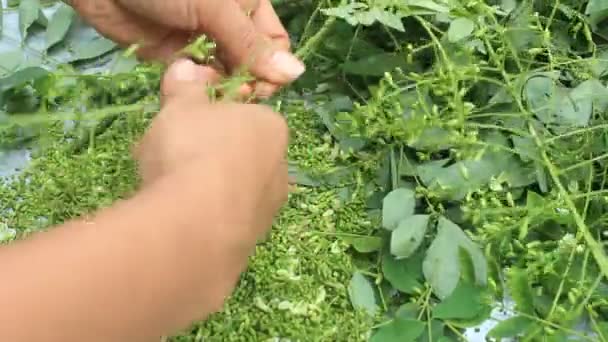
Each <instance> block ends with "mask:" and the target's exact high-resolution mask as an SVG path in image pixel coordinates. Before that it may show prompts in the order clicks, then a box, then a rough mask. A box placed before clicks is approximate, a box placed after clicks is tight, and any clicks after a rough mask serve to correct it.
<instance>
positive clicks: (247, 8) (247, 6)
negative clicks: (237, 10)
mask: <svg viewBox="0 0 608 342" xmlns="http://www.w3.org/2000/svg"><path fill="white" fill-rule="evenodd" d="M236 2H237V3H238V4H239V6H240V7H241V10H243V12H244V13H245V14H247V15H249V14H250V13H253V12H255V11H256V10H257V8H258V7H259V6H260V0H236Z"/></svg>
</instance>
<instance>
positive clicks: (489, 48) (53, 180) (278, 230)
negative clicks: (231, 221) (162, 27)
mask: <svg viewBox="0 0 608 342" xmlns="http://www.w3.org/2000/svg"><path fill="white" fill-rule="evenodd" d="M273 4H274V5H275V7H276V9H277V12H278V13H279V15H280V16H281V19H282V21H283V22H284V23H285V26H286V27H287V28H288V30H289V32H290V34H291V37H292V39H293V42H294V46H295V50H296V54H297V55H298V56H300V57H301V58H302V59H303V60H305V61H306V64H307V72H306V73H305V74H304V75H303V76H302V77H301V78H300V79H299V80H298V81H296V82H295V83H294V84H293V85H291V86H290V87H288V88H287V89H284V90H283V91H282V92H281V93H280V94H277V95H276V96H275V97H273V98H272V99H271V100H269V101H268V103H267V104H269V105H271V106H273V107H274V108H275V109H276V110H277V111H279V112H281V113H284V114H285V115H286V117H287V120H288V123H289V125H290V128H291V146H290V147H289V159H290V164H289V171H290V175H291V176H292V178H293V179H294V180H295V181H296V183H298V186H297V188H296V190H295V191H294V192H293V193H292V194H291V195H290V200H289V203H288V205H287V206H286V208H285V209H284V210H283V212H282V213H281V215H280V217H279V219H278V220H277V222H276V224H275V227H274V229H273V232H272V235H271V237H270V239H269V240H268V241H266V242H264V243H262V244H260V245H259V247H258V250H257V254H256V256H255V257H253V258H252V260H251V265H250V266H251V267H250V269H249V270H248V271H247V272H246V273H245V274H243V277H242V280H241V282H240V284H239V287H238V289H237V291H236V292H235V294H234V295H233V296H232V298H231V299H230V300H229V301H228V302H227V303H226V306H225V308H224V310H223V311H222V312H221V313H218V314H217V315H214V316H213V317H212V318H211V319H210V320H209V321H207V322H202V323H199V324H195V325H194V326H193V327H192V328H191V329H189V330H188V331H185V332H183V333H182V334H181V335H179V336H175V337H172V338H169V340H172V341H188V342H189V341H202V340H205V341H368V340H371V341H374V342H384V341H388V342H390V341H421V342H423V341H429V342H430V341H442V342H443V341H461V340H468V339H469V334H470V330H469V328H474V327H476V326H478V325H479V324H481V323H483V322H487V321H493V320H494V318H492V316H493V315H492V311H493V309H495V310H500V309H501V308H502V306H503V305H502V303H504V302H505V301H511V302H512V303H513V305H507V309H508V310H507V311H512V315H511V316H510V318H508V319H507V320H505V321H502V322H500V323H498V322H497V325H495V326H494V327H493V329H492V330H491V331H490V333H489V335H488V336H487V337H489V338H495V339H500V338H507V337H512V338H515V339H516V340H521V341H565V340H568V339H569V338H576V339H578V340H581V341H608V328H607V327H608V258H607V256H606V254H607V249H608V248H607V243H608V228H606V224H607V222H608V187H607V181H608V178H607V177H608V135H607V132H608V100H606V98H608V97H607V95H608V90H607V89H608V88H607V87H606V84H607V82H608V79H607V78H606V76H607V73H606V71H607V70H608V31H607V30H606V27H608V26H606V24H608V3H607V2H606V1H602V0H589V1H580V0H542V1H541V0H471V1H447V0H425V1H422V0H417V1H413V0H412V1H388V0H383V1H371V0H362V1H325V0H323V1H321V0H311V1H289V0H277V1H273ZM8 7H9V9H6V10H4V12H8V11H17V13H18V14H19V15H20V17H21V30H20V32H21V33H22V34H23V38H26V37H28V35H29V34H30V32H35V31H36V30H42V32H46V34H47V36H46V37H47V38H48V41H47V45H52V46H53V49H62V48H65V46H66V45H69V46H74V47H75V49H73V50H74V51H72V54H71V57H70V58H69V61H71V62H70V64H61V65H59V66H58V68H56V69H55V70H52V71H49V70H46V69H43V68H40V65H37V64H36V63H32V62H31V61H30V62H27V63H26V61H24V60H23V56H22V54H20V53H19V49H20V47H19V46H15V49H16V50H17V53H15V52H7V53H4V54H2V57H3V58H0V66H1V67H2V68H1V69H0V145H1V146H3V147H7V148H17V147H27V148H33V149H35V151H36V153H35V154H34V157H33V163H32V165H31V166H29V167H28V168H27V169H26V170H24V171H23V172H22V173H21V174H20V175H19V176H17V177H16V178H15V179H14V180H13V181H11V182H7V183H6V184H5V186H4V187H2V189H0V194H1V197H0V198H1V199H2V201H0V210H2V211H3V213H5V214H4V215H3V217H2V222H0V242H2V243H10V241H12V240H14V239H19V238H23V237H24V236H26V235H27V234H28V232H31V231H36V230H39V229H43V228H46V227H49V226H51V225H54V224H57V223H61V222H63V221H65V220H66V219H70V218H72V217H75V216H78V215H82V214H86V213H88V212H90V211H91V210H94V209H96V208H99V207H102V206H108V205H111V204H112V203H113V202H114V201H115V200H116V199H118V198H121V197H123V196H127V195H128V194H129V193H130V192H131V191H133V190H134V189H135V187H136V185H137V177H136V173H135V169H134V166H133V163H132V161H131V159H130V155H129V146H130V144H131V143H132V142H133V141H135V140H136V139H137V137H138V136H139V135H140V134H141V132H142V131H143V130H144V129H145V127H146V126H147V124H148V122H149V120H150V118H151V117H152V116H153V113H154V112H155V111H157V110H158V98H157V97H158V91H159V80H160V75H161V72H162V68H161V67H159V66H155V65H147V64H143V65H137V66H136V65H135V64H128V65H127V66H128V67H124V68H123V67H122V66H121V67H120V68H118V67H117V68H116V69H115V70H114V71H113V72H105V73H99V74H83V73H81V72H79V71H78V69H77V68H76V66H77V65H78V64H79V63H81V62H83V61H84V62H91V61H99V60H103V59H104V58H109V57H108V56H113V54H112V52H113V51H114V50H115V46H114V45H113V43H111V42H108V41H106V40H103V39H102V38H100V37H98V38H96V39H91V40H90V41H85V42H68V40H69V38H68V37H67V36H66V30H68V29H69V28H70V25H71V20H73V19H72V17H71V16H70V14H69V13H67V12H65V13H63V14H61V13H60V14H58V15H57V16H53V17H50V19H49V21H48V25H46V28H45V24H44V20H43V19H42V18H41V17H40V16H39V15H38V10H37V9H39V8H40V4H38V2H36V1H25V0H23V2H22V3H21V4H17V3H12V4H9V6H8ZM5 15H6V13H5ZM314 32H316V33H314ZM17 42H18V43H19V42H20V40H17ZM68 43H69V44H68ZM47 47H49V46H47ZM213 49H214V44H213V42H211V41H209V40H207V39H206V38H204V37H201V38H200V39H199V40H198V41H196V42H195V43H194V44H193V45H191V46H189V47H188V48H186V49H185V50H184V53H187V54H188V55H191V56H192V57H195V58H196V59H197V60H199V61H209V60H211V58H212V57H213V56H212V54H213ZM131 52H132V51H131ZM73 62H78V63H73ZM115 65H120V63H118V62H116V63H115ZM246 74H247V73H246V72H244V71H243V72H242V73H239V74H238V75H235V76H234V77H232V78H228V79H227V80H226V81H225V82H224V83H223V84H222V85H221V86H220V87H219V88H218V89H217V90H219V92H218V93H222V94H225V93H229V92H230V89H233V86H235V85H238V84H239V83H241V82H242V81H243V80H249V78H248V77H247V75H246ZM110 76H111V77H110ZM83 108H86V110H83ZM65 118H70V119H74V120H75V121H74V123H73V124H70V125H68V124H67V123H64V122H63V121H64V119H65ZM66 126H69V128H70V129H67V130H66ZM581 326H585V327H587V330H581V329H580V327H581Z"/></svg>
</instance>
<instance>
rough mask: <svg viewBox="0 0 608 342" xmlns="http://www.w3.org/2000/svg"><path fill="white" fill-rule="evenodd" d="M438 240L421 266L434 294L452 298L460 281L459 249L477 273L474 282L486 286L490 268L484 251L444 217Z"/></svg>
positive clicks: (432, 245) (440, 220) (440, 221)
mask: <svg viewBox="0 0 608 342" xmlns="http://www.w3.org/2000/svg"><path fill="white" fill-rule="evenodd" d="M437 228H438V229H437V230H438V232H437V236H436V237H435V240H434V241H433V243H432V244H431V246H430V247H429V249H428V251H427V254H426V257H425V259H424V262H423V264H422V267H423V272H424V276H425V278H426V280H427V282H428V283H429V284H430V285H431V286H432V288H433V292H435V294H436V295H437V296H438V297H439V298H441V299H445V298H447V297H449V296H450V295H451V294H452V292H453V291H454V290H455V289H456V287H457V286H458V283H459V282H460V279H461V270H460V268H461V266H460V260H461V258H460V255H459V254H460V249H461V248H462V249H464V250H466V252H468V253H469V255H470V257H471V261H472V262H473V266H474V269H475V282H476V284H477V285H480V286H485V284H486V282H487V277H488V265H487V262H486V259H485V257H484V255H483V253H482V251H481V250H480V249H479V247H477V245H476V244H475V243H474V242H473V241H471V240H470V239H469V237H468V236H467V235H466V234H465V233H464V232H463V231H462V229H460V227H458V225H456V224H454V223H453V222H451V221H449V220H448V219H446V218H444V217H441V218H440V219H439V223H438V226H437Z"/></svg>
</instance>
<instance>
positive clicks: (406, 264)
mask: <svg viewBox="0 0 608 342" xmlns="http://www.w3.org/2000/svg"><path fill="white" fill-rule="evenodd" d="M423 256H424V254H422V253H416V254H414V255H413V256H412V257H410V258H408V259H401V260H397V259H395V257H393V256H392V255H391V254H390V253H388V252H386V253H383V255H382V274H383V275H384V278H385V279H386V280H387V281H388V282H389V283H390V284H391V285H392V286H393V287H394V288H395V289H397V290H399V291H401V292H403V293H408V294H414V293H416V292H417V291H419V290H420V289H422V288H423V286H422V283H421V280H422V259H423Z"/></svg>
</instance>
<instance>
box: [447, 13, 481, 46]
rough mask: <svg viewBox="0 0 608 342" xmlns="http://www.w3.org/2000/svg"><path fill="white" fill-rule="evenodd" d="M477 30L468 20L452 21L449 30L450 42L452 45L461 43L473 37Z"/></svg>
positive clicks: (458, 19)
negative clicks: (472, 34) (474, 31)
mask: <svg viewBox="0 0 608 342" xmlns="http://www.w3.org/2000/svg"><path fill="white" fill-rule="evenodd" d="M473 30H475V23H474V22H473V21H472V20H471V19H468V18H457V19H455V20H453V21H452V23H451V24H450V28H449V29H448V40H449V41H450V42H452V43H456V42H458V41H461V40H463V39H465V38H467V37H469V36H470V35H471V33H473Z"/></svg>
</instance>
